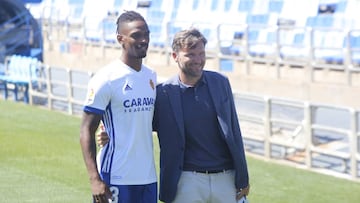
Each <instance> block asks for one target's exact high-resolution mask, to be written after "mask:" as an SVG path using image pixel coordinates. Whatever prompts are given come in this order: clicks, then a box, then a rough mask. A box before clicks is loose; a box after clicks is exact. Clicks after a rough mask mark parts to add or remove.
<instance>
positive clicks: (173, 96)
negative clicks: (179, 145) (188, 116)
mask: <svg viewBox="0 0 360 203" xmlns="http://www.w3.org/2000/svg"><path fill="white" fill-rule="evenodd" d="M166 87H167V88H168V90H167V92H168V95H169V101H170V106H171V107H172V113H173V114H174V117H175V120H176V123H177V125H178V127H179V130H180V133H181V135H183V136H185V132H184V131H185V130H184V118H183V111H182V105H181V95H180V92H181V90H180V86H179V84H178V82H176V85H175V84H171V85H167V86H166Z"/></svg>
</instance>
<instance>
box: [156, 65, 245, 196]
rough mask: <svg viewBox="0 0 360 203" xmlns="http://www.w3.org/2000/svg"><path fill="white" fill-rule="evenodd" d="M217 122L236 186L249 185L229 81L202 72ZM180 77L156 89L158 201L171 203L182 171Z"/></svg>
mask: <svg viewBox="0 0 360 203" xmlns="http://www.w3.org/2000/svg"><path fill="white" fill-rule="evenodd" d="M203 74H204V77H205V80H206V81H207V84H208V87H209V91H210V95H211V98H212V100H213V102H214V106H215V110H216V114H217V120H218V122H219V126H220V128H221V135H222V136H224V138H225V140H226V144H227V146H228V147H229V150H230V153H231V155H232V158H233V162H234V169H235V180H234V181H235V182H234V184H235V186H236V188H244V187H246V186H248V183H249V177H248V170H247V164H246V159H245V152H244V146H243V141H242V136H241V132H240V126H239V122H238V118H237V113H236V109H235V105H234V99H233V94H232V90H231V87H230V83H229V80H228V79H227V78H226V77H225V76H223V75H221V74H219V73H216V72H211V71H204V72H203ZM178 77H179V76H175V77H173V78H171V79H169V80H168V81H166V82H164V83H162V84H159V85H158V86H157V90H156V91H157V93H156V101H155V112H154V120H153V129H154V131H156V132H157V134H158V138H159V145H160V195H159V196H160V200H161V201H164V202H171V201H173V200H174V198H175V195H176V191H177V184H178V181H179V178H180V175H181V172H182V168H183V162H184V148H185V130H184V120H183V112H182V105H181V98H180V94H181V90H180V86H179V79H178Z"/></svg>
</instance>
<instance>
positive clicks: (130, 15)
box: [116, 11, 146, 33]
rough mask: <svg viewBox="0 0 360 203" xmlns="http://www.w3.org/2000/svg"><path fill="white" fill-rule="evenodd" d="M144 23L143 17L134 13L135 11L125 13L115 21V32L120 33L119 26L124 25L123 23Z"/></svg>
mask: <svg viewBox="0 0 360 203" xmlns="http://www.w3.org/2000/svg"><path fill="white" fill-rule="evenodd" d="M138 20H139V21H144V22H146V21H145V19H144V17H143V16H142V15H141V14H140V13H138V12H136V11H125V12H124V13H122V14H121V15H120V16H119V18H118V19H117V21H116V25H117V28H116V32H117V33H120V29H121V24H123V23H125V22H132V21H138Z"/></svg>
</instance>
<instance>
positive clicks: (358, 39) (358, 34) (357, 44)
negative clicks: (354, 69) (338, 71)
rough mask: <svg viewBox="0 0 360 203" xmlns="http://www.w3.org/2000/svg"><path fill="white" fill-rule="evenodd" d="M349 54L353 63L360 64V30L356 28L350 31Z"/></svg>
mask: <svg viewBox="0 0 360 203" xmlns="http://www.w3.org/2000/svg"><path fill="white" fill-rule="evenodd" d="M348 37H349V39H348V41H349V54H350V60H351V61H350V63H352V64H353V65H357V66H359V65H360V31H359V30H356V31H355V30H354V31H351V32H350V33H349V36H348Z"/></svg>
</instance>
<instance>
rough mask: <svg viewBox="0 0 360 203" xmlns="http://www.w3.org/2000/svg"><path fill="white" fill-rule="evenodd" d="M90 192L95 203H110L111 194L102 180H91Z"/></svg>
mask: <svg viewBox="0 0 360 203" xmlns="http://www.w3.org/2000/svg"><path fill="white" fill-rule="evenodd" d="M91 191H92V194H93V199H94V202H95V203H109V202H111V197H112V193H111V192H110V189H109V187H108V186H107V185H106V184H105V183H104V182H103V181H102V180H93V181H92V182H91Z"/></svg>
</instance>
